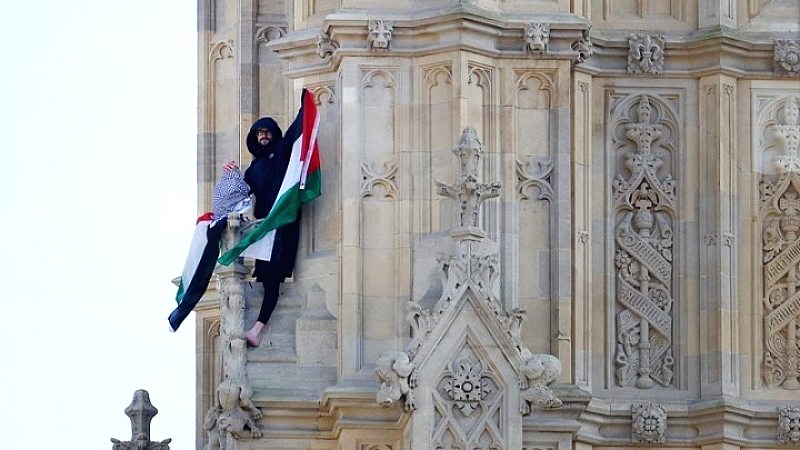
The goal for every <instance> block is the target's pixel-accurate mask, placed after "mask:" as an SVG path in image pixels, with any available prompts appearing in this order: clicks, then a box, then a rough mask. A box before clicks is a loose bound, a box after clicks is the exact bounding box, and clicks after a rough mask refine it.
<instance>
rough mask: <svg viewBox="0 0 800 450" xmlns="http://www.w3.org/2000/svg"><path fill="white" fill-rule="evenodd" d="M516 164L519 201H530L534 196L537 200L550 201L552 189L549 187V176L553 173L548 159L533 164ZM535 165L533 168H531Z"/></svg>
mask: <svg viewBox="0 0 800 450" xmlns="http://www.w3.org/2000/svg"><path fill="white" fill-rule="evenodd" d="M516 163H517V180H518V181H519V186H518V187H517V192H518V193H519V198H520V200H530V199H531V197H532V195H534V194H536V193H537V192H538V194H537V195H536V198H538V199H539V200H548V201H552V199H553V188H552V187H551V186H550V175H551V173H552V171H553V161H552V160H551V159H550V158H546V159H541V160H536V161H534V162H533V163H523V162H521V161H520V160H517V161H516ZM534 165H535V168H533V167H532V166H534Z"/></svg>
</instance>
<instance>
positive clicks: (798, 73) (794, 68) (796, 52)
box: [773, 39, 800, 77]
mask: <svg viewBox="0 0 800 450" xmlns="http://www.w3.org/2000/svg"><path fill="white" fill-rule="evenodd" d="M773 52H774V57H773V60H774V61H775V66H774V67H775V72H776V73H778V74H781V75H786V76H790V77H800V41H792V40H789V39H777V40H776V41H775V48H774V50H773Z"/></svg>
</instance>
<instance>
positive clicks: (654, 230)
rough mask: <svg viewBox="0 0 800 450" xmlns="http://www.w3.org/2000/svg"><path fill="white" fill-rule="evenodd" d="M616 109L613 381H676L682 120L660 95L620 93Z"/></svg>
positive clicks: (646, 383)
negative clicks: (677, 167) (675, 172)
mask: <svg viewBox="0 0 800 450" xmlns="http://www.w3.org/2000/svg"><path fill="white" fill-rule="evenodd" d="M611 117H612V119H611V123H610V133H612V137H611V138H612V144H613V147H614V150H615V151H616V153H617V154H618V156H619V157H618V158H617V160H616V161H617V162H616V164H617V167H616V172H617V173H616V176H615V178H614V180H613V183H612V193H613V197H612V198H613V200H612V202H613V209H614V223H615V225H614V251H615V255H614V265H615V268H616V271H615V280H614V282H615V284H616V307H615V340H616V342H615V344H614V345H615V347H616V353H615V355H614V365H615V370H616V382H617V385H618V386H621V387H626V388H630V387H637V388H640V389H649V388H651V387H653V386H654V384H655V383H658V384H659V385H661V386H665V387H666V386H671V385H673V366H674V363H675V356H674V349H673V345H672V341H673V325H672V320H673V319H672V309H673V272H674V261H673V247H674V239H673V223H674V221H675V214H676V196H675V188H676V186H677V182H676V180H675V179H674V178H673V177H672V173H671V171H672V167H673V165H674V158H675V157H674V153H675V152H674V150H675V149H674V140H675V139H677V134H678V130H677V123H676V121H675V120H674V118H673V117H672V116H671V114H670V113H669V112H668V107H667V106H666V105H665V104H664V103H663V102H661V101H659V100H658V99H657V97H655V96H648V95H630V96H627V97H626V98H619V99H618V102H617V106H616V107H615V108H614V109H613V110H612V112H611Z"/></svg>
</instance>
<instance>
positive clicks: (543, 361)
mask: <svg viewBox="0 0 800 450" xmlns="http://www.w3.org/2000/svg"><path fill="white" fill-rule="evenodd" d="M523 357H525V363H524V364H523V365H522V366H521V367H520V377H519V388H520V389H521V390H522V392H521V393H520V405H519V411H520V412H521V413H522V415H523V416H527V415H528V414H530V413H531V407H532V406H533V407H535V408H539V409H552V408H560V407H561V405H562V403H561V400H559V399H558V398H557V397H556V396H555V394H553V391H552V390H550V386H549V385H550V383H552V382H553V381H555V380H556V379H558V377H559V375H561V361H559V360H558V358H556V357H555V356H553V355H544V354H536V355H533V354H531V353H530V352H527V351H526V352H525V353H524V354H523Z"/></svg>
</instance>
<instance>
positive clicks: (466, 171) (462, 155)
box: [436, 127, 500, 228]
mask: <svg viewBox="0 0 800 450" xmlns="http://www.w3.org/2000/svg"><path fill="white" fill-rule="evenodd" d="M482 149H483V144H481V142H480V140H478V133H477V132H476V131H475V128H472V127H467V128H464V131H462V132H461V137H460V138H459V140H458V143H457V144H456V146H455V148H454V149H453V153H455V154H456V156H458V160H459V167H460V170H461V175H460V177H459V179H458V181H456V182H455V183H454V184H452V185H450V184H447V183H442V182H441V181H437V182H436V186H437V190H436V191H437V192H438V193H439V195H441V196H444V197H448V198H451V199H453V200H455V201H456V203H457V205H458V209H457V211H458V212H459V217H460V221H459V225H460V226H461V227H462V228H464V227H475V228H477V227H478V212H479V210H480V205H481V203H483V202H484V201H485V200H488V199H490V198H494V197H497V196H499V195H500V183H497V182H495V183H491V184H484V183H478V161H479V160H480V153H481V151H482Z"/></svg>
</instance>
